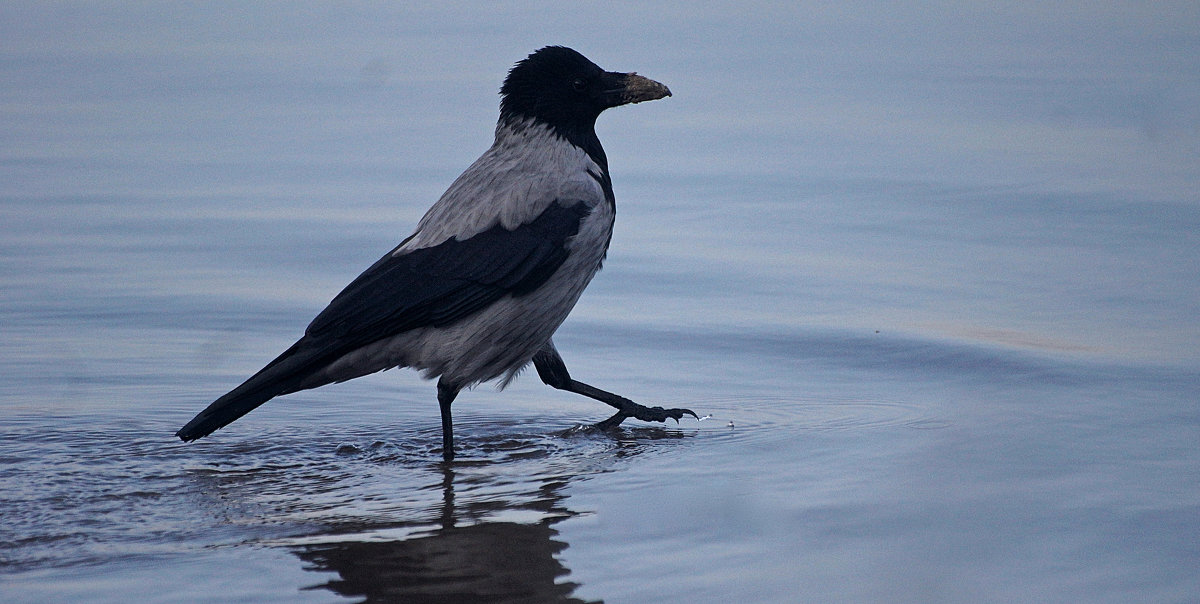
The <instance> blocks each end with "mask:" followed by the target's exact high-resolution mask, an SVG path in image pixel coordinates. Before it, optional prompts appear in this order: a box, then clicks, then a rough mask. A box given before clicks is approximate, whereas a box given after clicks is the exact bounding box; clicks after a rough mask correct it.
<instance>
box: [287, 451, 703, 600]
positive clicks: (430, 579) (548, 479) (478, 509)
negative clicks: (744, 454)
mask: <svg viewBox="0 0 1200 604" xmlns="http://www.w3.org/2000/svg"><path fill="white" fill-rule="evenodd" d="M625 435H626V436H627V437H628V436H630V435H631V433H630V432H625ZM679 436H681V434H680V433H678V432H673V431H667V430H656V429H647V430H644V431H643V430H637V431H636V436H635V438H633V439H631V440H623V439H610V438H601V439H600V442H605V441H607V447H606V448H608V450H609V455H602V456H599V457H600V458H601V459H607V460H608V461H609V462H612V461H615V460H618V459H621V458H626V457H628V456H629V455H636V454H638V453H639V452H640V451H641V449H642V446H643V445H645V444H646V443H647V442H648V441H653V440H658V439H661V438H676V437H679ZM568 440H570V439H568ZM591 442H593V443H595V442H596V441H595V440H592V441H591ZM576 444H582V443H579V442H578V441H576ZM584 448H587V447H584ZM510 452H511V451H510ZM594 452H595V451H593V453H594ZM525 453H526V454H527V453H529V450H525ZM564 453H565V452H563V451H559V452H558V453H553V452H552V453H549V455H550V456H551V457H557V458H558V459H557V461H559V462H563V461H565V460H564V459H563V458H564V457H565V458H571V459H573V460H574V461H573V462H571V463H568V464H567V465H568V466H571V467H570V468H565V467H562V466H559V467H558V470H559V471H550V472H546V473H545V474H541V475H540V476H529V475H525V476H522V477H519V478H516V479H517V480H519V481H520V482H522V483H524V486H523V487H521V488H519V489H518V490H519V491H520V493H513V492H511V491H510V492H507V493H504V494H503V495H499V496H498V494H497V493H494V492H491V493H489V492H488V491H489V489H490V488H497V487H496V485H498V484H501V483H503V482H505V481H508V480H512V479H514V476H513V475H512V473H511V472H512V471H513V470H519V468H518V467H516V466H521V465H522V463H521V462H520V461H519V460H517V459H514V458H512V457H508V458H507V459H505V460H501V459H497V458H495V457H493V458H492V459H491V460H490V461H484V462H482V465H479V463H480V462H474V463H472V462H467V463H457V462H456V463H451V464H439V468H440V472H441V491H442V501H441V504H440V509H437V508H432V509H430V510H429V513H430V518H429V520H428V521H426V522H421V523H419V525H418V526H417V527H415V528H416V530H414V531H412V532H408V533H407V534H406V535H405V536H404V537H401V538H395V539H388V540H383V539H381V538H379V536H378V535H380V534H387V531H376V532H375V536H374V537H373V538H363V537H362V533H357V534H355V535H352V536H351V535H347V537H348V540H346V541H333V540H330V539H328V538H326V539H323V540H322V541H321V542H320V543H315V544H310V545H304V546H300V547H298V548H297V549H296V550H295V553H296V555H297V556H299V557H300V558H301V559H302V560H304V561H305V562H307V563H308V565H309V566H308V569H309V570H312V571H316V572H334V573H337V575H338V576H337V577H336V578H334V579H332V580H329V581H327V582H325V583H323V584H320V585H315V586H313V587H311V589H327V590H330V591H332V592H334V593H336V594H339V595H343V596H347V597H353V598H365V599H363V600H360V601H365V602H584V601H585V600H581V599H578V598H576V597H574V596H573V595H572V594H573V592H574V591H575V589H576V588H577V587H578V585H577V584H576V583H572V582H570V581H567V580H565V578H566V576H567V575H569V574H570V571H569V569H567V568H566V567H565V566H563V563H562V561H561V560H560V559H559V554H560V553H561V552H562V551H563V550H565V549H566V548H567V543H566V542H564V541H561V540H559V539H558V538H557V537H558V531H557V530H555V529H554V525H555V524H557V523H559V522H561V521H563V520H565V519H567V518H570V517H572V516H576V515H577V512H573V511H571V510H569V509H568V508H567V507H566V506H565V504H564V500H565V499H566V495H565V494H564V493H563V490H564V489H565V487H566V486H567V484H568V483H569V480H570V478H572V477H578V476H584V475H588V474H595V473H603V472H607V471H609V470H611V469H612V467H611V465H610V464H609V463H603V462H601V463H600V465H599V466H596V465H594V464H589V463H588V462H585V461H583V458H588V459H589V460H590V461H591V462H595V461H596V458H595V457H590V456H589V455H587V454H582V455H581V456H577V455H578V454H580V453H581V452H580V451H574V452H573V453H566V454H564ZM500 457H504V456H503V455H501V456H500ZM541 461H543V462H544V461H546V460H545V459H543V460H541ZM535 465H539V466H540V465H541V464H540V463H539V464H535ZM551 465H557V464H551ZM526 469H529V468H526ZM542 469H546V468H544V467H543V468H542ZM481 470H483V471H482V472H481ZM563 470H568V471H563ZM456 485H457V486H458V488H459V491H460V492H459V497H458V498H457V499H456V493H455V487H456ZM509 486H511V485H509ZM499 490H505V489H504V488H502V487H500V488H499ZM334 539H336V536H334Z"/></svg>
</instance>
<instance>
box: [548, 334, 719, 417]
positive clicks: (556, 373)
mask: <svg viewBox="0 0 1200 604" xmlns="http://www.w3.org/2000/svg"><path fill="white" fill-rule="evenodd" d="M533 366H534V368H536V369H537V372H538V377H541V378H542V381H543V382H545V383H546V385H548V386H552V387H554V388H558V389H559V390H566V391H567V392H574V393H575V394H582V395H583V396H586V397H588V398H594V399H596V400H598V401H600V402H602V403H605V404H608V405H610V406H612V407H615V408H616V409H617V413H616V414H615V415H613V416H612V417H610V418H608V419H606V420H604V421H602V422H600V423H598V424H596V427H598V428H600V429H602V430H608V429H611V428H615V427H617V426H619V425H621V422H623V421H625V419H626V418H629V417H633V418H636V419H640V420H642V421H647V422H665V421H667V418H670V419H673V420H675V421H677V422H678V421H679V419H680V418H682V417H683V416H684V415H690V416H692V417H698V416H697V415H696V413H695V412H694V411H692V410H691V409H663V408H662V407H645V406H642V405H639V404H637V403H635V402H633V401H631V400H629V399H627V398H625V397H623V396H621V395H618V394H613V393H612V392H608V391H606V390H601V389H599V388H596V387H595V386H589V385H588V384H585V383H583V382H580V381H578V380H574V379H571V374H570V372H568V371H567V365H566V363H563V360H562V357H561V356H559V354H558V351H557V350H555V348H554V342H546V344H545V345H544V346H542V348H541V349H540V350H538V351H537V354H535V355H533Z"/></svg>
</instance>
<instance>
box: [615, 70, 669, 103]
mask: <svg viewBox="0 0 1200 604" xmlns="http://www.w3.org/2000/svg"><path fill="white" fill-rule="evenodd" d="M607 75H608V76H609V81H610V82H611V85H610V86H608V87H607V88H606V89H605V91H604V96H605V100H606V101H607V104H608V106H609V107H617V106H619V105H627V104H629V103H640V102H642V101H654V100H657V99H661V98H663V97H668V96H671V90H670V89H669V88H667V87H666V86H664V85H662V84H660V83H658V82H655V81H654V80H651V79H650V78H647V77H643V76H640V75H638V74H636V73H613V72H609V73H608V74H607Z"/></svg>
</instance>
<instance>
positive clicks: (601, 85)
mask: <svg viewBox="0 0 1200 604" xmlns="http://www.w3.org/2000/svg"><path fill="white" fill-rule="evenodd" d="M501 94H502V100H501V115H500V120H499V122H498V124H497V126H496V137H495V142H494V143H493V144H492V146H491V148H489V149H488V150H487V152H485V153H484V154H483V155H482V156H481V157H480V158H479V159H478V160H476V161H475V163H474V164H472V165H471V166H470V167H469V168H468V169H467V170H466V171H465V172H463V174H462V175H461V176H459V177H458V178H457V179H456V180H455V181H454V183H453V184H451V185H450V188H449V189H447V191H446V192H445V194H443V195H442V197H441V198H440V199H439V200H438V201H437V203H435V204H434V205H433V206H432V207H431V208H430V209H429V211H428V212H426V214H425V216H424V217H423V218H422V219H421V221H420V222H419V223H418V225H417V228H416V230H415V232H414V233H413V234H412V235H411V236H409V237H408V238H407V239H405V240H404V241H403V242H402V243H401V244H400V245H399V246H397V247H396V248H395V249H394V250H392V251H391V252H389V253H388V254H386V255H384V257H383V258H381V259H380V260H379V261H378V262H376V263H375V264H374V265H372V266H371V267H370V268H368V269H367V270H366V271H364V272H363V274H362V275H359V277H358V278H357V279H355V280H354V281H353V282H352V283H351V284H350V285H348V286H347V287H346V288H345V289H344V290H343V291H342V292H341V293H339V294H338V295H337V296H336V297H335V298H334V299H333V301H332V302H330V304H329V306H328V307H327V308H326V309H325V310H323V311H322V312H321V313H320V314H319V315H317V317H316V318H315V319H314V320H313V321H312V323H311V324H310V325H309V326H308V329H306V330H305V334H304V336H303V337H302V338H300V340H298V341H297V342H296V343H295V344H293V345H292V347H291V348H289V349H288V350H287V351H285V352H284V353H283V354H281V355H280V356H279V357H277V358H276V359H275V360H274V361H272V362H271V363H269V364H268V365H267V366H266V367H264V368H263V369H262V370H260V371H259V372H258V373H256V374H255V375H253V376H251V377H250V378H249V379H248V380H246V381H245V382H244V383H243V384H242V385H240V386H238V387H237V388H235V389H233V390H232V391H230V392H229V393H228V394H226V395H225V396H222V397H221V398H219V399H217V400H216V401H214V402H213V403H212V404H211V405H209V406H208V408H206V409H205V410H204V411H202V412H200V413H199V414H198V415H197V416H196V417H195V418H193V419H192V421H190V422H188V424H187V425H185V426H184V427H183V428H181V429H180V430H179V432H178V433H177V435H178V436H179V437H180V438H181V439H183V440H185V441H186V440H194V439H197V438H201V437H203V436H206V435H208V434H210V433H212V432H213V431H214V430H217V429H219V428H221V427H223V426H225V425H228V424H229V423H231V422H233V421H234V420H236V419H238V418H239V417H241V416H243V415H245V414H246V413H248V412H250V411H251V410H253V409H254V408H256V407H258V406H259V405H261V404H262V403H264V402H266V401H267V400H270V399H271V398H274V397H276V396H279V395H282V394H288V393H291V392H296V391H299V390H306V389H309V388H316V387H319V386H323V385H325V384H329V383H333V382H342V381H345V380H349V379H353V378H356V377H360V376H363V375H367V374H370V373H375V372H377V371H381V370H385V369H390V368H393V367H412V368H415V369H418V370H421V371H422V374H423V375H424V376H425V377H426V378H430V379H432V378H435V377H436V378H439V379H438V402H439V406H440V409H441V415H442V429H443V455H444V457H445V458H446V459H447V460H449V459H452V458H453V455H454V449H453V437H452V425H451V415H450V405H451V403H452V402H453V400H454V397H455V396H456V395H457V393H458V392H459V391H460V390H461V389H463V388H467V387H471V386H474V385H476V384H478V383H480V382H485V381H489V380H493V379H497V378H501V380H502V381H501V384H500V385H501V387H503V386H504V385H506V384H507V383H508V382H509V381H510V380H512V379H513V377H515V376H516V374H517V373H518V372H519V371H520V370H521V369H522V368H523V367H525V366H526V365H528V364H529V363H530V362H531V361H532V362H533V363H534V364H535V366H536V367H537V370H538V374H539V376H541V378H542V380H543V381H545V382H546V383H547V384H549V385H551V386H554V387H556V388H560V389H564V390H568V391H572V392H577V393H579V394H583V395H585V396H589V397H592V398H595V399H597V400H600V401H603V402H605V403H607V404H609V405H611V406H613V407H615V408H617V413H616V415H614V416H612V417H611V418H609V419H608V420H606V421H605V422H602V424H601V425H602V427H612V426H616V425H618V424H619V423H620V422H621V421H622V420H624V419H625V418H627V417H636V418H639V419H643V420H647V421H664V420H665V419H666V418H668V417H670V418H674V419H676V420H678V419H679V418H680V417H682V416H683V415H684V414H685V413H687V414H691V415H693V416H694V415H695V414H694V413H691V411H688V410H686V409H662V408H661V407H655V408H647V407H643V406H641V405H638V404H636V403H633V402H632V401H629V400H628V399H625V398H623V397H620V396H617V395H615V394H612V393H609V392H605V391H603V390H600V389H598V388H594V387H592V386H588V385H587V384H583V383H582V382H578V381H576V380H573V379H571V378H570V375H569V374H568V372H567V370H566V366H565V365H564V364H563V362H562V359H561V357H559V355H558V352H557V351H556V350H555V348H554V345H553V343H552V342H551V339H550V338H551V336H552V335H553V333H554V331H555V330H556V329H557V328H558V326H559V325H561V324H562V322H563V320H565V319H566V317H567V314H568V313H570V311H571V309H572V308H573V307H574V306H575V303H576V301H577V300H578V299H579V296H580V294H581V293H582V292H583V289H584V288H585V287H586V286H587V284H588V283H589V282H590V281H591V279H592V277H593V276H594V275H595V274H596V271H598V270H599V269H600V265H601V263H602V262H603V260H604V256H605V254H606V252H607V249H608V243H609V240H610V239H611V236H612V227H613V219H614V216H615V212H616V206H615V200H614V197H613V192H612V184H611V183H612V181H611V179H610V177H609V174H608V160H607V158H606V157H605V155H604V150H603V147H601V145H600V141H599V139H598V138H596V133H595V120H596V117H597V116H599V114H600V112H602V111H603V110H604V109H607V108H609V107H615V106H618V105H623V104H626V103H636V102H641V101H646V100H654V99H658V98H662V97H664V96H669V95H670V91H669V90H667V88H666V87H665V86H663V85H662V84H659V83H657V82H654V81H653V80H649V79H646V78H643V77H641V76H638V75H636V74H632V73H629V74H626V73H614V72H606V71H604V70H602V69H600V68H599V67H597V66H596V65H595V64H593V63H592V62H591V61H588V60H587V59H586V58H584V57H583V56H582V55H580V54H579V53H577V52H575V51H573V50H570V49H567V48H562V47H554V46H551V47H547V48H543V49H541V50H539V51H537V52H535V53H533V54H532V55H530V56H529V57H528V58H526V59H524V60H522V61H521V62H519V63H518V64H517V65H516V66H515V67H513V69H512V71H510V72H509V75H508V78H507V79H506V80H505V83H504V86H503V87H502V89H501Z"/></svg>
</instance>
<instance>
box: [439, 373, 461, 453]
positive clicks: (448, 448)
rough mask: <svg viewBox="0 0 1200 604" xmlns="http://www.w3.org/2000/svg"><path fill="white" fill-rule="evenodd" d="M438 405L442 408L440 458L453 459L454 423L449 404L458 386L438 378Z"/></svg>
mask: <svg viewBox="0 0 1200 604" xmlns="http://www.w3.org/2000/svg"><path fill="white" fill-rule="evenodd" d="M437 392H438V406H439V407H441V409H442V459H444V460H446V461H454V423H453V421H451V419H450V404H451V403H453V402H454V397H456V396H458V388H456V387H454V386H450V385H448V384H446V383H445V382H443V381H441V380H438V385H437Z"/></svg>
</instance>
